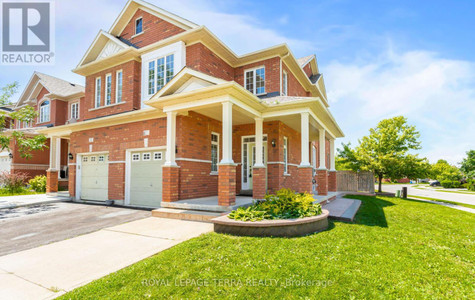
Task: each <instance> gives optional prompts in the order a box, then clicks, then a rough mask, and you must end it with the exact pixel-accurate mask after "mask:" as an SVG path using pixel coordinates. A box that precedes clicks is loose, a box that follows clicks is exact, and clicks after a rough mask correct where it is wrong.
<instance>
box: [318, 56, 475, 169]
mask: <svg viewBox="0 0 475 300" xmlns="http://www.w3.org/2000/svg"><path fill="white" fill-rule="evenodd" d="M323 70H324V71H325V76H326V80H325V82H326V84H327V89H328V94H329V99H330V101H332V102H333V103H332V111H333V112H334V113H335V115H336V116H337V117H338V118H337V120H339V122H342V123H343V124H342V126H343V130H344V131H346V135H347V137H348V138H347V140H352V141H353V142H355V141H356V139H357V138H359V137H361V135H365V134H366V133H367V129H369V128H370V127H374V126H375V125H376V124H377V122H378V121H379V120H381V119H383V118H388V117H392V116H396V115H404V116H406V117H408V119H409V122H410V123H411V124H415V125H416V126H417V128H418V129H419V131H420V132H421V140H422V146H423V149H422V150H421V154H422V155H423V156H427V157H428V158H429V159H430V160H431V161H436V160H438V159H440V158H444V159H447V160H449V161H450V162H452V163H457V162H459V161H460V160H461V158H462V157H463V156H464V154H465V151H467V150H469V149H475V64H473V63H472V62H468V61H461V60H452V59H445V58H441V57H440V56H438V55H437V54H436V53H432V52H428V51H409V52H404V53H399V52H396V51H394V50H392V49H391V48H390V49H388V50H387V51H385V52H384V53H381V54H380V55H379V56H375V57H374V58H373V59H371V60H369V59H364V60H361V59H357V60H355V62H353V63H349V64H346V63H345V64H343V63H341V62H339V61H333V62H332V63H330V64H329V65H328V66H326V67H324V68H323ZM355 127H357V128H355ZM362 128H364V130H362Z"/></svg>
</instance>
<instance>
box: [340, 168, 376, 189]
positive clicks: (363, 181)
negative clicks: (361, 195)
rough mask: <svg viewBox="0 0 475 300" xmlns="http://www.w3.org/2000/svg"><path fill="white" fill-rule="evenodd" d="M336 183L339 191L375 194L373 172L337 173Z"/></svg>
mask: <svg viewBox="0 0 475 300" xmlns="http://www.w3.org/2000/svg"><path fill="white" fill-rule="evenodd" d="M336 182H337V190H338V191H344V192H367V193H371V194H373V193H374V175H373V172H368V171H361V172H353V171H337V172H336Z"/></svg>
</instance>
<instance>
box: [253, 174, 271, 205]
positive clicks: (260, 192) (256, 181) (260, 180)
mask: <svg viewBox="0 0 475 300" xmlns="http://www.w3.org/2000/svg"><path fill="white" fill-rule="evenodd" d="M266 172H267V170H266V168H265V167H254V168H253V169H252V198H254V199H264V196H265V195H266V176H267V174H266Z"/></svg>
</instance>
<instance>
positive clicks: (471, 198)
mask: <svg viewBox="0 0 475 300" xmlns="http://www.w3.org/2000/svg"><path fill="white" fill-rule="evenodd" d="M404 186H406V187H407V194H408V195H414V196H421V197H429V198H435V199H441V200H447V201H453V202H459V203H465V204H472V205H475V194H474V195H468V194H458V193H447V192H438V191H437V190H436V189H431V188H424V189H423V190H422V189H418V188H415V187H414V185H413V184H383V186H382V188H383V192H391V193H395V192H396V191H397V190H401V189H402V187H404ZM419 187H420V186H419ZM375 189H376V190H377V187H376V188H375Z"/></svg>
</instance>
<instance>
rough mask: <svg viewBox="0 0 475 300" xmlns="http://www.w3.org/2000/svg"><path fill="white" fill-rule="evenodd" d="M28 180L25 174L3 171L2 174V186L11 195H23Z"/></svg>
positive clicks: (0, 178) (0, 182)
mask: <svg viewBox="0 0 475 300" xmlns="http://www.w3.org/2000/svg"><path fill="white" fill-rule="evenodd" d="M27 178H28V177H27V175H26V174H25V173H20V172H15V173H10V172H7V171H3V172H1V173H0V186H2V188H3V189H4V190H5V191H7V192H8V193H10V194H15V193H21V192H23V191H24V190H25V182H26V179H27Z"/></svg>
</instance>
